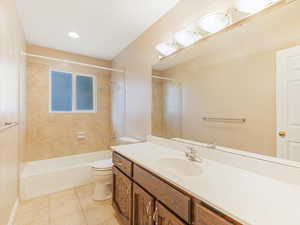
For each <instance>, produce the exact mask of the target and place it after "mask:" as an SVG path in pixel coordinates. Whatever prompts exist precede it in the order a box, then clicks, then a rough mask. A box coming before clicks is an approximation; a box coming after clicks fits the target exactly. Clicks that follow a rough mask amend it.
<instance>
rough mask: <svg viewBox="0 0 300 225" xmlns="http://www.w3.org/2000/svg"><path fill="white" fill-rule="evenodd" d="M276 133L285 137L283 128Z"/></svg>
mask: <svg viewBox="0 0 300 225" xmlns="http://www.w3.org/2000/svg"><path fill="white" fill-rule="evenodd" d="M278 135H279V136H280V137H285V136H286V132H285V131H284V130H281V131H279V132H278Z"/></svg>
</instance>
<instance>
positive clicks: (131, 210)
mask: <svg viewBox="0 0 300 225" xmlns="http://www.w3.org/2000/svg"><path fill="white" fill-rule="evenodd" d="M113 163H114V167H113V201H112V204H113V207H114V209H115V210H116V214H117V216H118V219H119V222H120V224H121V225H188V224H189V225H242V224H240V223H238V222H236V221H235V220H233V219H231V218H229V217H228V216H226V215H224V214H222V213H220V212H219V211H217V210H215V209H213V208H212V207H210V206H208V205H207V204H205V203H203V202H201V201H199V200H197V199H194V198H192V197H191V196H189V195H188V194H186V193H185V192H184V191H183V190H181V189H178V188H175V187H174V186H173V185H171V184H170V183H168V182H166V181H165V180H164V179H162V178H160V177H159V176H157V175H155V174H153V173H151V172H149V171H148V170H146V169H144V168H142V167H141V166H139V165H136V164H135V163H133V162H131V161H130V160H128V159H126V158H125V157H123V156H121V155H120V154H118V153H116V152H114V153H113Z"/></svg>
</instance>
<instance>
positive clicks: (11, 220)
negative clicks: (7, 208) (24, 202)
mask: <svg viewBox="0 0 300 225" xmlns="http://www.w3.org/2000/svg"><path fill="white" fill-rule="evenodd" d="M19 202H20V201H19V198H17V200H16V201H15V204H14V206H13V207H12V209H11V212H10V216H9V220H8V223H7V225H14V223H15V219H16V215H17V210H18V207H19Z"/></svg>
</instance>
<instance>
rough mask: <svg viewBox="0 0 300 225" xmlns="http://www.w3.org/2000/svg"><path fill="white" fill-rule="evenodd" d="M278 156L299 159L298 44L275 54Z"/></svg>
mask: <svg viewBox="0 0 300 225" xmlns="http://www.w3.org/2000/svg"><path fill="white" fill-rule="evenodd" d="M277 156H278V157H281V158H285V159H290V160H295V161H299V162H300V46H297V47H294V48H290V49H286V50H283V51H280V52H278V53H277Z"/></svg>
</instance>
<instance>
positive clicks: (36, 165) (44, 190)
mask: <svg viewBox="0 0 300 225" xmlns="http://www.w3.org/2000/svg"><path fill="white" fill-rule="evenodd" d="M111 154H112V153H111V151H109V150H108V151H99V152H93V153H86V154H79V155H73V156H66V157H60V158H53V159H47V160H40V161H33V162H27V163H24V167H23V169H22V171H21V174H20V198H21V200H27V199H31V198H35V197H38V196H41V195H45V194H50V193H54V192H58V191H62V190H65V189H69V188H73V187H77V186H80V185H84V184H89V183H92V182H93V177H92V174H91V169H90V166H91V164H92V163H93V162H95V161H98V160H101V159H108V158H110V157H111Z"/></svg>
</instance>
